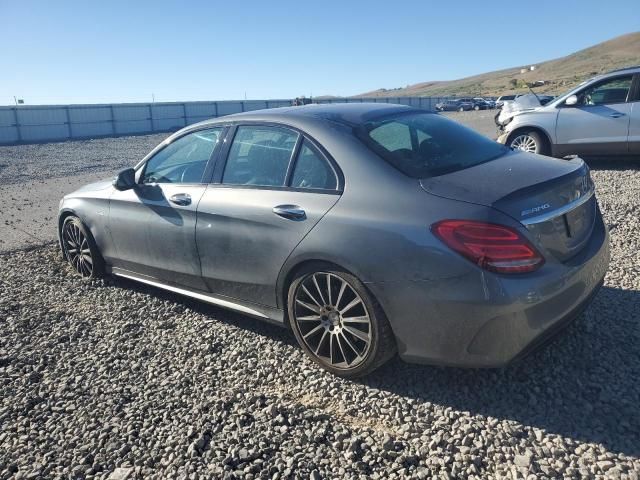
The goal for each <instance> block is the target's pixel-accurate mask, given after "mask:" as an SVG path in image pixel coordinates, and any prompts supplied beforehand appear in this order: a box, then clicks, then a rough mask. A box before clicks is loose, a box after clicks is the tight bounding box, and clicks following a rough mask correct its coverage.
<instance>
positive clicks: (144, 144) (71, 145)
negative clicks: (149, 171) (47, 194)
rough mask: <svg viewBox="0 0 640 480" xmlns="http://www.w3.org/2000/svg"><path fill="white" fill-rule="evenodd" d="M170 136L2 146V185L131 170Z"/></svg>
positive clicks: (159, 135)
mask: <svg viewBox="0 0 640 480" xmlns="http://www.w3.org/2000/svg"><path fill="white" fill-rule="evenodd" d="M167 136H169V133H156V134H153V135H140V136H132V137H118V138H99V139H92V140H73V141H68V142H58V143H36V144H30V145H4V146H0V184H1V185H9V184H16V183H23V182H34V181H38V180H46V179H48V178H54V177H68V176H73V175H81V174H86V173H91V172H110V173H112V172H115V171H118V170H119V169H123V168H127V167H131V166H133V165H135V164H136V163H138V161H140V160H142V158H143V157H144V156H145V155H146V154H147V153H149V152H150V151H151V149H152V148H153V147H155V146H156V145H158V144H159V143H160V142H161V141H162V140H164V139H165V138H167Z"/></svg>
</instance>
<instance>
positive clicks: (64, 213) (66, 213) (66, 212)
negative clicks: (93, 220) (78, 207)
mask: <svg viewBox="0 0 640 480" xmlns="http://www.w3.org/2000/svg"><path fill="white" fill-rule="evenodd" d="M68 217H78V218H80V216H79V215H78V214H77V213H76V212H75V211H74V210H72V209H70V208H64V209H62V210H60V212H59V213H58V247H59V248H60V251H61V252H62V255H64V248H62V225H63V224H64V221H65V220H66V219H67V218H68ZM80 221H82V218H80Z"/></svg>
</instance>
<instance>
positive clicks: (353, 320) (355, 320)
mask: <svg viewBox="0 0 640 480" xmlns="http://www.w3.org/2000/svg"><path fill="white" fill-rule="evenodd" d="M342 321H343V322H347V323H365V324H367V325H368V324H369V323H370V320H369V317H368V316H364V317H342Z"/></svg>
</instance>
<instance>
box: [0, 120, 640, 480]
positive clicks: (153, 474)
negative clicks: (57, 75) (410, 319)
mask: <svg viewBox="0 0 640 480" xmlns="http://www.w3.org/2000/svg"><path fill="white" fill-rule="evenodd" d="M474 113H475V114H476V115H475V116H474ZM480 114H483V115H486V112H477V113H476V112H470V113H466V114H460V117H459V118H457V119H458V120H460V121H463V122H464V123H469V124H471V126H473V127H475V128H478V129H479V130H480V131H485V133H487V132H488V131H489V130H490V129H492V128H493V127H492V126H491V125H489V124H488V122H487V120H486V119H484V120H483V119H482V118H480ZM454 118H455V117H454ZM488 118H491V117H488ZM161 138H162V136H157V135H154V136H146V137H130V138H121V139H109V140H100V141H90V142H66V143H59V144H49V145H38V146H20V147H0V163H1V164H5V165H9V166H8V167H4V168H3V169H2V171H0V183H5V184H6V182H7V181H6V178H8V177H10V176H12V175H15V173H14V174H11V172H17V169H16V167H14V164H15V163H16V162H23V161H26V162H27V164H28V165H29V167H28V172H29V173H26V175H27V176H28V178H27V182H24V181H23V182H17V183H16V182H14V183H13V187H14V188H15V189H16V190H11V192H12V193H11V194H12V195H17V193H16V192H20V190H22V191H23V192H25V195H26V194H27V193H29V191H28V188H32V189H35V190H36V191H38V192H40V191H44V190H46V189H50V186H51V185H52V184H53V183H48V182H60V181H61V179H60V178H57V177H58V176H59V175H69V173H70V172H79V171H81V172H83V173H82V176H72V177H66V179H65V181H66V182H67V184H68V185H71V184H73V182H76V181H80V180H81V179H84V178H85V176H87V175H98V174H104V172H105V171H107V170H108V171H109V172H110V173H111V172H112V171H113V170H117V169H118V168H121V167H122V166H125V165H129V164H130V163H133V162H131V160H128V159H130V158H132V157H134V160H137V159H138V158H141V156H142V155H144V153H146V151H147V150H149V149H150V148H151V147H152V146H154V145H155V144H156V143H158V142H159V141H160V140H161ZM94 142H98V143H94ZM101 142H104V143H101ZM80 144H82V145H83V146H82V147H80ZM104 145H108V149H109V152H110V153H109V158H110V160H109V162H107V164H106V165H92V166H91V169H92V170H91V171H90V172H87V171H86V165H85V163H86V162H83V161H82V159H83V158H84V159H95V160H96V162H98V159H99V158H104V155H102V156H101V155H100V152H101V148H103V146H104ZM72 152H76V153H72ZM78 157H80V158H78ZM60 158H63V159H65V160H64V161H63V162H61V163H62V164H61V165H58V164H57V162H58V161H57V160H56V159H60ZM592 168H593V176H594V179H595V182H596V185H597V189H598V195H599V199H600V203H601V206H602V209H603V211H604V214H605V217H606V221H607V223H608V224H609V225H610V227H611V229H612V231H611V243H612V264H611V269H610V272H609V274H608V276H607V278H606V282H605V287H604V288H603V289H602V290H601V292H600V293H599V294H598V296H597V297H596V299H595V301H594V303H593V305H592V306H591V307H590V308H589V309H588V310H587V311H586V312H585V314H583V316H582V317H581V318H579V319H578V321H577V322H575V323H574V324H573V325H572V326H571V327H570V328H569V329H568V331H567V333H566V334H565V335H563V336H561V337H559V338H558V339H557V340H556V341H554V342H553V343H552V344H551V345H549V346H548V347H546V348H545V349H543V350H541V351H539V352H537V353H535V354H533V355H532V356H529V357H527V358H525V359H523V360H522V361H521V362H519V363H518V364H515V365H513V366H511V367H509V368H506V369H503V370H462V369H451V368H436V367H425V366H416V365H407V364H404V363H403V362H401V361H399V360H397V359H395V360H393V361H392V362H390V363H389V364H388V365H386V366H385V367H383V368H382V369H381V370H379V371H377V372H375V373H374V374H373V375H371V376H369V377H368V378H366V379H364V380H362V381H359V382H349V381H344V380H341V379H338V378H335V377H333V376H331V375H329V374H326V373H324V372H323V371H320V370H319V369H317V368H316V367H315V366H314V365H313V364H312V363H311V362H310V361H308V360H307V359H306V357H305V356H304V355H303V354H302V352H301V350H299V349H298V347H297V346H296V345H295V340H294V339H293V336H292V335H290V334H289V333H288V332H286V331H285V330H282V329H279V328H278V327H274V326H270V325H267V324H263V323H261V322H259V321H257V320H253V319H251V318H248V317H245V316H241V315H238V314H234V313H230V312H227V311H224V310H221V309H217V308H214V307H211V306H208V305H205V304H201V303H198V302H194V301H191V300H189V299H186V298H183V297H179V296H176V295H173V294H169V293H165V292H162V291H160V290H156V289H152V288H149V287H145V286H141V285H137V284H135V283H132V282H128V281H124V280H120V279H117V280H115V279H106V280H104V281H96V282H91V283H89V282H81V281H78V279H77V278H76V277H75V276H74V275H73V274H72V272H71V270H70V268H68V267H67V266H66V264H64V263H63V262H62V260H61V258H60V255H59V254H58V253H57V250H56V248H55V247H54V246H52V245H45V246H37V247H32V248H31V249H28V250H24V249H23V250H18V251H12V252H10V253H4V254H0V479H4V478H13V477H15V478H51V477H65V478H109V477H110V476H111V477H112V478H125V477H127V476H128V477H129V478H134V477H140V478H167V477H178V478H313V479H319V478H432V477H434V476H440V477H441V478H512V479H515V478H523V479H528V478H561V477H565V478H590V477H600V478H621V479H624V478H626V479H637V478H638V476H639V473H640V417H639V415H638V405H640V382H639V379H640V347H639V345H640V239H639V236H638V234H639V233H640V219H639V218H638V217H639V216H638V203H639V202H638V201H639V200H640V163H636V164H634V163H619V162H616V163H612V162H599V163H594V164H592ZM81 169H82V170H81ZM102 176H104V175H102ZM50 177H56V178H50ZM34 179H37V181H35V182H34ZM40 182H44V183H40ZM26 185H32V187H26ZM57 185H58V188H61V189H62V188H63V185H65V183H62V184H61V183H58V184H57ZM10 186H11V185H8V186H7V185H5V186H4V187H3V188H8V187H10ZM38 189H39V190H38ZM8 191H9V190H2V189H0V199H1V200H2V202H1V203H2V204H4V205H5V207H4V208H5V210H4V212H5V215H6V213H7V212H8V210H7V209H6V204H7V202H8V200H9V199H8V197H7V192H8ZM33 191H34V190H31V193H30V194H31V195H32V196H33ZM16 198H17V197H16ZM56 202H57V200H56ZM39 208H40V209H42V208H45V206H44V204H42V205H40V204H35V206H31V207H25V209H24V213H25V215H28V214H29V213H28V212H30V211H35V212H36V213H34V214H33V215H34V216H40V215H42V214H43V213H44V211H40V210H38V209H39ZM49 215H52V214H49ZM42 222H43V225H44V224H46V223H47V222H46V221H45V220H42ZM49 222H50V220H49ZM0 225H3V227H2V228H3V237H4V234H5V232H8V230H9V229H7V228H5V223H4V221H3V222H2V223H0ZM6 225H8V224H6ZM21 225H23V224H21ZM42 235H43V237H42V239H44V240H49V239H50V238H47V237H46V236H45V233H43V234H42ZM42 239H38V240H42ZM40 243H41V242H40ZM32 244H34V245H35V244H37V242H36V241H35V240H34V241H33V243H32ZM0 247H1V245H0Z"/></svg>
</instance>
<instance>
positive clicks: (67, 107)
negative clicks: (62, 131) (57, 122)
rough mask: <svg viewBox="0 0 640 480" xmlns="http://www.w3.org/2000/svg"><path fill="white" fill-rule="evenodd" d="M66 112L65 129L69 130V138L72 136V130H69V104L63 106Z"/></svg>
mask: <svg viewBox="0 0 640 480" xmlns="http://www.w3.org/2000/svg"><path fill="white" fill-rule="evenodd" d="M64 109H65V112H66V114H67V129H68V131H69V138H70V139H71V138H73V132H72V131H71V115H70V114H69V106H68V105H67V106H66V107H64Z"/></svg>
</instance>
